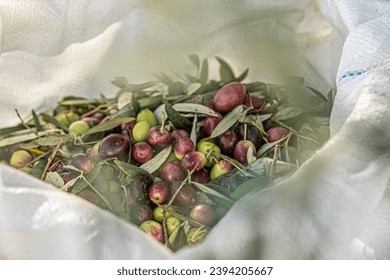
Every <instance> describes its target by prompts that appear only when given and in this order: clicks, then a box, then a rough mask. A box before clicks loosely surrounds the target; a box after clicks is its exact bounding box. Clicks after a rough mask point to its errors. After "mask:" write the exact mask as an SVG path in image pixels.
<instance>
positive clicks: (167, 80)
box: [154, 73, 173, 85]
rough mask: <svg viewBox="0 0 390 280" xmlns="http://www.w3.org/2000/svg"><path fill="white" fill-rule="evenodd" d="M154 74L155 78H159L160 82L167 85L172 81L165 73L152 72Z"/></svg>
mask: <svg viewBox="0 0 390 280" xmlns="http://www.w3.org/2000/svg"><path fill="white" fill-rule="evenodd" d="M154 76H156V78H157V79H159V80H160V81H161V82H163V83H164V84H167V85H170V84H172V83H173V81H172V79H171V78H169V77H168V76H167V75H165V74H164V73H159V74H154Z"/></svg>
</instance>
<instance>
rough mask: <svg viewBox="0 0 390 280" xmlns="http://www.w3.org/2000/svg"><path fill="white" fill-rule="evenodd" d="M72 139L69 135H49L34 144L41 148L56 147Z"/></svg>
mask: <svg viewBox="0 0 390 280" xmlns="http://www.w3.org/2000/svg"><path fill="white" fill-rule="evenodd" d="M71 139H72V137H71V136H70V135H68V134H66V135H49V136H47V137H42V138H38V139H37V140H35V141H34V142H35V143H36V144H38V145H39V146H49V147H51V146H56V145H57V144H58V141H62V142H63V143H65V142H67V141H70V140H71Z"/></svg>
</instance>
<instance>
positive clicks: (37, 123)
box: [31, 110, 44, 131]
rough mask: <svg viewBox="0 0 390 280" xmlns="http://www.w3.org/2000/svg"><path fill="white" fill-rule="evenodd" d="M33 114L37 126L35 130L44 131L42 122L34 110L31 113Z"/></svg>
mask: <svg viewBox="0 0 390 280" xmlns="http://www.w3.org/2000/svg"><path fill="white" fill-rule="evenodd" d="M31 113H32V116H33V120H34V124H35V128H36V129H37V130H38V131H44V129H43V127H42V125H41V123H40V121H39V118H38V116H37V114H36V113H35V111H34V110H32V111H31Z"/></svg>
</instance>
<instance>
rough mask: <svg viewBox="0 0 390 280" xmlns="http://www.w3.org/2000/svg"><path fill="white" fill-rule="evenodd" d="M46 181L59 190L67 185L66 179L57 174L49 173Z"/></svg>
mask: <svg viewBox="0 0 390 280" xmlns="http://www.w3.org/2000/svg"><path fill="white" fill-rule="evenodd" d="M45 181H46V182H48V183H50V184H52V185H53V186H55V187H57V188H61V187H63V186H64V185H65V182H64V179H62V177H61V176H60V174H58V173H57V172H47V173H46V176H45Z"/></svg>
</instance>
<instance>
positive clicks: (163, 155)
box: [140, 145, 172, 174]
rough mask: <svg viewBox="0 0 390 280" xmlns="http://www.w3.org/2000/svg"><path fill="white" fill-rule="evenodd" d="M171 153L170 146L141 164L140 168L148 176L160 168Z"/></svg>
mask: <svg viewBox="0 0 390 280" xmlns="http://www.w3.org/2000/svg"><path fill="white" fill-rule="evenodd" d="M171 151H172V146H171V145H170V146H168V147H167V148H165V149H164V150H162V151H161V152H159V153H158V154H157V155H156V156H155V157H153V158H152V159H150V160H148V161H147V162H145V163H144V164H142V165H141V166H140V168H142V169H143V170H145V171H147V172H148V173H150V174H153V172H155V171H156V170H158V169H159V168H160V166H161V165H162V164H163V163H164V162H165V161H166V160H167V158H168V157H169V155H170V153H171Z"/></svg>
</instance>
